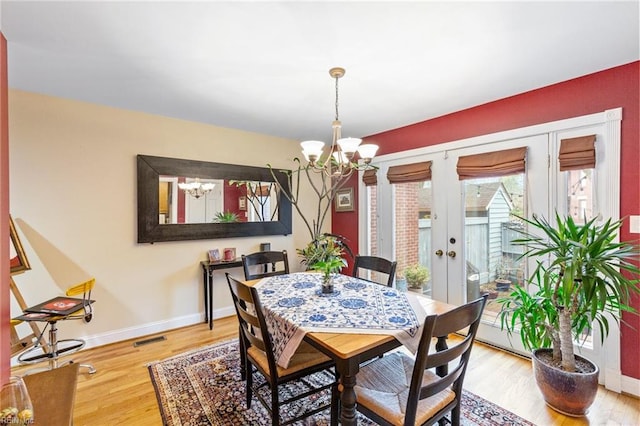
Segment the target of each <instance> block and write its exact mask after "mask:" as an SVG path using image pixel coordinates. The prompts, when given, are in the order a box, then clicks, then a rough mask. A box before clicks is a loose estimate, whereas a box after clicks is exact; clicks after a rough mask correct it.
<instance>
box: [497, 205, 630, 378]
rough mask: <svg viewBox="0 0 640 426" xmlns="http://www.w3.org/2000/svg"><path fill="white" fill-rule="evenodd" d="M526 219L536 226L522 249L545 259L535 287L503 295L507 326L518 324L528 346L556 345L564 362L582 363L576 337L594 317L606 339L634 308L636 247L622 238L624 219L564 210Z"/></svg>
mask: <svg viewBox="0 0 640 426" xmlns="http://www.w3.org/2000/svg"><path fill="white" fill-rule="evenodd" d="M520 219H521V220H523V221H524V222H525V223H527V224H528V225H529V227H530V228H531V229H532V231H533V232H528V231H527V232H522V234H523V237H522V238H519V239H516V240H514V241H513V242H512V243H513V244H516V245H524V246H526V249H525V253H524V254H523V255H522V256H521V257H536V258H539V259H536V263H537V266H536V268H535V270H534V271H533V273H532V274H531V276H530V278H529V280H528V281H529V282H530V284H531V285H530V287H529V291H527V289H525V288H523V287H521V286H519V285H518V286H516V288H515V290H514V291H513V292H512V293H511V294H510V295H509V296H508V297H505V298H500V299H498V300H497V302H498V303H500V304H501V305H502V309H501V311H500V314H499V318H500V322H501V326H502V328H503V329H506V330H507V331H508V333H509V335H512V333H514V332H516V331H517V332H518V333H519V335H520V339H521V340H522V343H523V345H524V346H525V348H526V349H528V350H532V349H537V348H543V347H549V346H551V347H552V348H553V358H554V360H555V361H556V362H559V363H561V366H562V369H563V370H565V371H571V372H573V371H576V360H575V354H574V349H573V342H574V339H576V340H579V339H580V337H581V336H584V334H585V333H586V332H590V331H591V330H592V324H594V323H595V324H597V326H598V329H599V331H600V338H601V340H604V339H605V338H606V336H607V335H608V333H609V321H610V319H611V318H613V320H614V321H616V322H619V321H620V316H621V311H629V312H634V311H635V310H634V309H633V307H631V306H629V304H628V303H629V298H630V295H631V293H632V292H635V293H639V292H640V288H639V287H638V282H639V280H638V276H639V275H640V269H638V267H637V266H635V265H634V264H633V263H630V262H629V260H630V259H633V258H636V259H637V256H638V250H637V247H635V246H633V245H632V244H629V243H625V242H617V241H616V239H617V232H618V230H619V229H620V227H621V226H622V223H623V222H622V220H619V221H612V220H611V219H609V220H607V221H606V222H604V223H603V224H602V225H599V224H598V223H597V222H596V220H597V218H594V219H591V220H589V221H587V220H585V224H584V225H578V224H576V223H575V222H574V220H573V219H572V218H571V216H567V217H566V218H562V217H560V215H558V214H557V213H556V218H555V224H554V225H552V224H550V223H549V222H547V221H546V220H545V219H544V218H542V217H538V216H535V215H534V216H533V218H532V219H531V220H528V219H525V218H520ZM534 232H538V233H540V235H537V234H536V233H534ZM625 271H626V272H625ZM627 275H629V276H631V278H629V277H627Z"/></svg>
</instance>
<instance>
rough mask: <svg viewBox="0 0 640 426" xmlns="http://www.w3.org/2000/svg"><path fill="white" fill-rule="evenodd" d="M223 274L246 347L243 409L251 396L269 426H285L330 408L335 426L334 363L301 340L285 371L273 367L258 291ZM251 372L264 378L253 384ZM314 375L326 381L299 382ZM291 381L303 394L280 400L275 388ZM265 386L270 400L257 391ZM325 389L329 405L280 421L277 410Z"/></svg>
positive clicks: (335, 386) (272, 357) (332, 422)
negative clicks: (256, 400) (260, 405)
mask: <svg viewBox="0 0 640 426" xmlns="http://www.w3.org/2000/svg"><path fill="white" fill-rule="evenodd" d="M226 275H227V281H228V283H229V289H230V290H231V297H232V298H233V304H234V307H235V309H236V314H237V316H238V322H239V323H240V330H241V331H242V333H241V335H240V336H239V338H240V340H243V341H244V345H245V348H246V352H245V357H246V359H245V362H246V366H247V376H246V377H247V380H246V393H247V395H246V396H247V400H246V401H247V409H249V408H251V401H252V399H253V395H255V396H256V398H257V399H258V400H259V401H260V403H261V404H262V405H263V406H264V407H265V408H266V409H267V411H268V412H269V414H270V415H271V421H272V424H273V425H286V424H290V423H293V422H295V421H298V420H301V419H304V418H307V417H309V416H312V415H313V414H316V413H319V412H320V411H323V410H326V409H327V408H330V410H331V424H332V425H337V422H338V378H337V372H336V369H335V364H334V362H333V361H332V360H331V358H329V357H328V356H326V355H324V354H323V353H321V352H320V351H318V350H317V349H315V348H314V347H312V346H311V345H309V344H308V343H306V342H305V341H303V342H302V343H301V344H300V346H299V347H298V349H297V350H296V352H295V353H294V355H293V356H292V357H291V361H290V362H289V366H288V367H287V368H283V367H281V366H279V365H277V364H276V359H275V355H274V353H273V344H272V341H271V335H270V334H269V331H268V330H267V324H266V322H265V318H264V314H263V311H262V305H261V304H260V298H259V296H258V290H257V289H256V288H254V287H251V286H248V285H246V284H244V283H243V282H241V281H238V280H236V279H235V278H233V277H232V276H230V275H229V273H227V274H226ZM254 372H257V373H259V374H261V375H262V376H263V377H264V381H262V380H259V381H257V382H254V380H253V379H254V377H253V374H254ZM315 373H319V374H323V375H325V376H326V380H321V381H320V383H318V384H316V380H315V379H314V380H299V379H303V378H306V377H308V376H311V375H313V374H315ZM294 380H299V382H298V383H299V384H300V385H301V386H304V389H303V391H302V392H301V393H296V394H295V395H292V396H291V397H288V398H287V399H285V400H282V401H281V400H280V396H279V392H278V391H279V388H280V387H281V386H283V385H286V384H287V383H290V382H292V381H294ZM265 386H266V387H268V388H269V390H270V393H271V398H270V399H271V400H270V401H268V400H267V398H265V396H264V395H263V392H260V390H261V388H263V387H265ZM293 388H294V387H293V386H288V389H289V390H292V389H293ZM326 390H330V392H331V398H330V401H329V403H324V404H319V405H318V404H313V407H315V408H312V409H308V410H307V409H306V410H305V411H304V412H302V413H299V414H297V415H296V416H295V417H293V418H287V419H282V418H281V415H280V407H282V406H286V405H287V404H290V403H292V402H295V401H298V400H300V399H302V398H307V397H310V396H311V395H314V394H317V393H319V392H322V391H326ZM307 402H308V401H307ZM304 406H305V408H307V404H304Z"/></svg>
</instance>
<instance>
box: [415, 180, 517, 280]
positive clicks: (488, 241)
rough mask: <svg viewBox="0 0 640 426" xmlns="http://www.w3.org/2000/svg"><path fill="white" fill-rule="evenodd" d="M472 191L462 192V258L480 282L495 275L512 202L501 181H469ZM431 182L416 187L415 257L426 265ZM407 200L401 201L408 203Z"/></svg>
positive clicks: (429, 226)
mask: <svg viewBox="0 0 640 426" xmlns="http://www.w3.org/2000/svg"><path fill="white" fill-rule="evenodd" d="M471 187H472V188H473V187H475V188H476V189H475V191H467V193H466V194H465V206H466V208H465V234H466V243H465V247H466V253H465V255H466V260H467V261H468V262H470V263H471V264H472V265H473V266H474V267H475V268H477V269H478V270H479V273H480V283H481V284H483V283H486V282H489V281H490V280H493V279H494V278H495V271H496V267H497V265H498V264H499V263H500V261H501V260H502V257H503V256H504V254H505V249H506V250H508V247H509V244H508V242H503V238H504V234H505V231H504V229H505V225H506V224H508V223H509V222H510V212H511V211H513V208H514V203H513V201H512V199H511V196H510V195H509V191H507V189H506V188H505V186H504V185H503V184H502V183H501V182H485V183H480V184H478V185H472V186H471ZM431 190H432V188H431V186H430V185H424V187H422V188H418V194H417V197H418V217H419V218H420V219H419V224H418V228H419V231H418V232H419V238H418V240H419V243H418V246H419V261H420V263H421V264H423V265H427V266H428V265H430V257H429V255H430V253H431V250H430V247H431V230H430V228H431V208H432V205H431V201H432V196H431ZM408 204H409V203H406V204H403V205H408Z"/></svg>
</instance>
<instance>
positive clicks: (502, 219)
mask: <svg viewBox="0 0 640 426" xmlns="http://www.w3.org/2000/svg"><path fill="white" fill-rule="evenodd" d="M464 193H465V206H464V208H465V230H464V235H465V255H466V259H465V260H466V262H465V263H466V285H467V291H466V297H467V301H470V300H474V299H476V298H478V297H480V295H482V294H485V293H487V294H488V295H489V300H488V302H487V306H486V307H485V315H488V316H495V315H496V313H497V312H499V311H500V305H498V304H497V303H496V302H495V299H496V298H498V297H503V296H507V295H508V294H509V293H510V292H511V289H512V288H513V286H514V285H516V284H520V285H524V262H523V261H521V260H519V259H518V257H519V256H520V255H521V254H522V253H523V249H524V248H523V247H522V246H515V245H513V244H511V241H512V240H513V239H516V238H518V237H519V235H518V231H519V230H521V229H522V223H521V221H520V220H518V219H517V218H516V217H515V215H524V210H525V205H524V200H525V199H526V197H525V188H524V174H517V175H510V176H503V177H495V178H479V179H471V180H465V181H464Z"/></svg>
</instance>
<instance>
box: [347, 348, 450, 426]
mask: <svg viewBox="0 0 640 426" xmlns="http://www.w3.org/2000/svg"><path fill="white" fill-rule="evenodd" d="M413 366H414V360H413V358H411V357H409V356H408V355H406V354H403V353H400V352H394V353H391V354H388V355H386V356H384V357H383V358H380V359H377V360H376V361H374V362H372V363H370V364H367V365H366V366H364V367H362V369H361V370H360V372H359V373H358V376H357V378H356V383H357V384H356V386H355V391H356V395H357V400H358V404H359V405H362V406H364V407H367V408H368V409H369V410H371V411H373V412H374V413H376V414H377V415H379V416H380V417H382V418H384V419H386V420H387V421H389V422H391V423H392V424H394V425H399V426H401V425H403V424H404V413H405V407H406V406H407V398H408V396H409V385H410V383H411V375H412V374H413ZM437 379H438V376H436V375H435V374H434V373H432V372H431V371H429V370H426V371H425V372H424V378H423V381H422V386H425V385H428V384H429V383H431V382H433V381H435V380H437ZM454 399H455V392H453V391H452V390H451V389H449V388H447V389H445V390H444V391H442V392H440V393H438V394H436V395H433V396H431V397H429V398H426V399H424V400H421V401H419V402H418V410H417V413H416V424H422V423H424V422H426V421H427V420H429V419H430V418H431V417H433V416H434V415H435V414H436V413H437V412H438V411H440V410H441V409H442V408H444V407H445V406H446V405H447V404H449V403H450V402H451V401H453V400H454Z"/></svg>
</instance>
